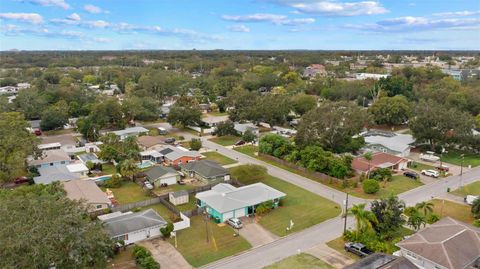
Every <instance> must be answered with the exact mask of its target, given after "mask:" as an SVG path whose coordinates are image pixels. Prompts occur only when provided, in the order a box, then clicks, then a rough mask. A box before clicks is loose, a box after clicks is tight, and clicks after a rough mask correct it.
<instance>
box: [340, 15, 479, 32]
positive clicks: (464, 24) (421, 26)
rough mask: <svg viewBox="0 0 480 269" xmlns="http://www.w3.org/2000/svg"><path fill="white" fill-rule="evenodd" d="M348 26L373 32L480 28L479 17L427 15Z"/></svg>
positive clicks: (347, 26) (348, 26)
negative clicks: (433, 16) (436, 16)
mask: <svg viewBox="0 0 480 269" xmlns="http://www.w3.org/2000/svg"><path fill="white" fill-rule="evenodd" d="M345 27H346V28H351V29H358V30H364V31H371V32H408V31H427V30H435V29H459V28H462V29H470V28H472V27H473V28H474V29H475V28H477V29H478V28H479V27H480V19H479V18H447V19H429V18H426V17H413V16H405V17H398V18H391V19H386V20H382V21H379V22H376V23H369V24H359V25H345Z"/></svg>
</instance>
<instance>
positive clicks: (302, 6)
mask: <svg viewBox="0 0 480 269" xmlns="http://www.w3.org/2000/svg"><path fill="white" fill-rule="evenodd" d="M270 1H271V2H274V3H277V4H280V5H285V6H289V7H292V8H295V9H296V11H297V12H299V13H306V14H318V15H326V16H358V15H375V14H384V13H387V12H388V10H387V9H386V8H384V7H383V6H382V5H381V4H380V3H379V2H377V1H360V2H341V1H337V0H270Z"/></svg>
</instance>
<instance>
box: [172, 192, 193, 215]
mask: <svg viewBox="0 0 480 269" xmlns="http://www.w3.org/2000/svg"><path fill="white" fill-rule="evenodd" d="M175 207H176V208H177V209H178V210H180V212H184V211H189V210H192V209H195V208H196V207H197V204H196V199H195V195H194V194H190V195H189V196H188V203H186V204H183V205H177V206H175Z"/></svg>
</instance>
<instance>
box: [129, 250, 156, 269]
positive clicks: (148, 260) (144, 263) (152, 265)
mask: <svg viewBox="0 0 480 269" xmlns="http://www.w3.org/2000/svg"><path fill="white" fill-rule="evenodd" d="M133 257H134V258H135V263H136V264H137V265H138V267H139V268H141V269H160V264H158V262H156V261H155V259H153V257H152V253H150V251H148V249H146V248H144V247H142V246H135V247H134V248H133Z"/></svg>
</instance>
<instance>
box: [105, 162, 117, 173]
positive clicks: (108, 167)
mask: <svg viewBox="0 0 480 269" xmlns="http://www.w3.org/2000/svg"><path fill="white" fill-rule="evenodd" d="M102 172H103V173H104V174H105V175H114V174H116V173H117V168H116V167H115V165H113V164H111V163H104V164H102Z"/></svg>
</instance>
